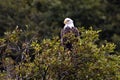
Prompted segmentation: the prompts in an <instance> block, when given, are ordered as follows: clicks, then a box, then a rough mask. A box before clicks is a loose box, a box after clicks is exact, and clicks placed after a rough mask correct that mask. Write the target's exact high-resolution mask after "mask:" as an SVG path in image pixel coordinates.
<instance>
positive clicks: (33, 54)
mask: <svg viewBox="0 0 120 80" xmlns="http://www.w3.org/2000/svg"><path fill="white" fill-rule="evenodd" d="M27 27H28V26H27ZM79 31H80V32H81V36H80V39H79V41H78V42H75V43H74V44H73V48H72V51H68V50H67V49H64V47H62V46H61V45H60V39H59V37H57V36H56V37H55V36H54V37H53V38H52V39H48V38H47V39H43V40H41V39H39V36H37V33H36V32H30V31H29V28H28V29H27V30H22V29H19V28H18V27H16V29H15V30H13V31H9V32H6V33H5V35H4V37H3V38H0V53H1V54H0V55H1V56H0V60H1V61H0V62H1V64H0V70H1V72H0V78H1V79H3V80H8V79H9V80H13V79H15V80H19V79H20V80H24V79H31V80H37V79H39V80H83V79H84V80H103V79H104V80H119V79H120V56H117V55H115V54H114V55H110V53H112V52H114V49H115V44H113V43H109V42H105V43H104V44H97V43H96V42H97V41H98V40H99V35H98V33H99V32H100V31H99V30H98V31H95V30H93V29H92V27H91V28H90V29H88V30H86V29H84V28H79Z"/></svg>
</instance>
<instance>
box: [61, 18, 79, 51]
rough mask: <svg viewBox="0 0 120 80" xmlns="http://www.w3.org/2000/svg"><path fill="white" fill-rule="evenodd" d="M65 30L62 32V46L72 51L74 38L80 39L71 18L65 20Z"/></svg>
mask: <svg viewBox="0 0 120 80" xmlns="http://www.w3.org/2000/svg"><path fill="white" fill-rule="evenodd" d="M64 24H65V26H64V28H63V29H62V30H61V44H62V45H63V46H64V48H65V49H68V50H72V47H73V42H74V41H75V40H72V38H76V37H79V35H80V34H79V31H78V29H77V28H76V27H75V26H74V23H73V20H72V19H70V18H65V20H64Z"/></svg>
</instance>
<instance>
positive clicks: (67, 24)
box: [64, 18, 74, 29]
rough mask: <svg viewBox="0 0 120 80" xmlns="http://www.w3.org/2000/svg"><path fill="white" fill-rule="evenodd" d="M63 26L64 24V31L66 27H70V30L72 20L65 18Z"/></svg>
mask: <svg viewBox="0 0 120 80" xmlns="http://www.w3.org/2000/svg"><path fill="white" fill-rule="evenodd" d="M64 24H65V26H64V29H65V28H66V27H70V28H72V27H74V24H73V20H72V19H70V18H65V20H64Z"/></svg>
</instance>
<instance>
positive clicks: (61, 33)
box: [60, 29, 64, 45]
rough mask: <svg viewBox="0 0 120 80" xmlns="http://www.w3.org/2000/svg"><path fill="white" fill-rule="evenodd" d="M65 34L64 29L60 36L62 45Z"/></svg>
mask: <svg viewBox="0 0 120 80" xmlns="http://www.w3.org/2000/svg"><path fill="white" fill-rule="evenodd" d="M63 35H64V29H62V30H61V33H60V37H61V40H60V41H61V45H63Z"/></svg>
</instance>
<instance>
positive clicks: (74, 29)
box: [72, 27, 80, 37]
mask: <svg viewBox="0 0 120 80" xmlns="http://www.w3.org/2000/svg"><path fill="white" fill-rule="evenodd" d="M72 31H73V33H74V34H75V36H76V37H78V36H80V34H79V30H78V29H77V28H76V27H73V29H72Z"/></svg>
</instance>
